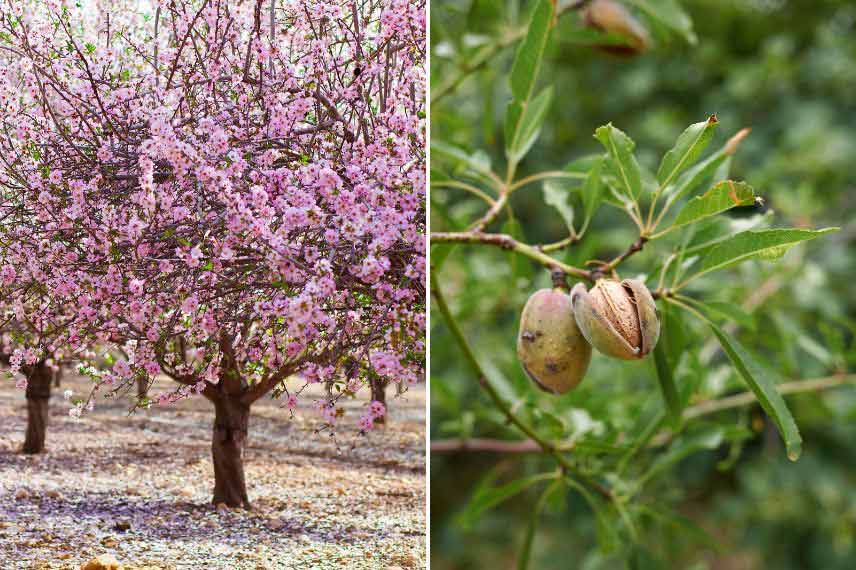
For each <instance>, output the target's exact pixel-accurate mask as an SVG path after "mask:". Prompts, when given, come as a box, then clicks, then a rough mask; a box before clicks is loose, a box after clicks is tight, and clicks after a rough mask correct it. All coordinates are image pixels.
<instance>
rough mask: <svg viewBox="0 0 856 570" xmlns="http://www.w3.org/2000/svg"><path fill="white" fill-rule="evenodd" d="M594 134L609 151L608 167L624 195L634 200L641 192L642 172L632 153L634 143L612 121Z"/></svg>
mask: <svg viewBox="0 0 856 570" xmlns="http://www.w3.org/2000/svg"><path fill="white" fill-rule="evenodd" d="M594 136H595V138H596V139H597V140H599V141H600V143H601V144H602V145H603V146H604V148H606V151H607V152H608V153H609V157H610V161H609V162H610V168H611V170H612V171H613V174H614V175H615V177H616V178H617V179H618V183H619V184H620V185H621V186H622V188H623V189H624V193H625V195H626V196H627V197H629V198H631V199H632V200H636V198H638V197H639V194H640V193H641V192H642V174H641V171H640V169H639V163H638V162H637V161H636V157H635V156H634V155H633V149H634V148H635V146H636V145H635V143H634V142H633V140H631V138H630V137H628V136H627V135H626V134H624V133H623V132H621V131H620V130H619V129H617V128H615V127H614V126H612V123H609V124H607V125H604V126H602V127H599V128H598V129H597V130H596V131H595V135H594Z"/></svg>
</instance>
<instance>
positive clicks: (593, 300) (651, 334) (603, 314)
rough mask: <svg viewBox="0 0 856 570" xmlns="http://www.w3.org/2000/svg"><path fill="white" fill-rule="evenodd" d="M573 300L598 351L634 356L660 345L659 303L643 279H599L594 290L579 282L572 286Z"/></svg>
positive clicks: (585, 332)
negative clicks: (658, 343) (588, 289)
mask: <svg viewBox="0 0 856 570" xmlns="http://www.w3.org/2000/svg"><path fill="white" fill-rule="evenodd" d="M571 302H572V304H573V307H574V316H575V317H576V320H577V324H578V325H579V327H580V331H582V334H583V336H585V338H586V340H588V342H589V343H591V345H592V346H593V347H595V348H596V349H597V350H598V351H600V352H602V353H604V354H606V355H608V356H612V357H615V358H621V359H623V360H635V359H640V358H644V357H645V356H647V355H648V353H650V352H651V351H652V350H653V349H654V347H655V346H656V345H657V339H659V337H660V318H659V316H658V314H657V305H656V304H655V303H654V298H653V297H652V296H651V293H650V291H648V288H647V287H646V286H645V284H644V283H643V282H642V281H639V280H637V279H625V280H624V281H621V282H618V281H616V280H614V279H600V280H598V281H597V282H596V283H595V284H594V287H592V289H591V291H586V288H585V285H583V284H582V283H578V284H577V285H575V286H574V288H573V289H572V290H571Z"/></svg>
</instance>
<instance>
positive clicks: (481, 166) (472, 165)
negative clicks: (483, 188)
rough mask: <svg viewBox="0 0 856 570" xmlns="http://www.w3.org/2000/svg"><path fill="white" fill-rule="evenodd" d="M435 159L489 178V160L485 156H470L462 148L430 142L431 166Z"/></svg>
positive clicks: (476, 154)
mask: <svg viewBox="0 0 856 570" xmlns="http://www.w3.org/2000/svg"><path fill="white" fill-rule="evenodd" d="M436 159H442V160H445V161H446V162H448V163H450V164H451V165H453V166H457V167H463V168H466V169H467V170H469V171H471V172H473V173H475V174H479V175H482V176H489V175H490V174H491V168H490V158H489V157H488V156H487V155H485V154H481V153H474V154H470V153H468V152H467V151H465V150H464V149H462V148H458V147H456V146H454V145H451V144H448V143H444V142H442V141H431V161H432V166H433V164H434V161H435V160H436ZM437 162H439V160H437Z"/></svg>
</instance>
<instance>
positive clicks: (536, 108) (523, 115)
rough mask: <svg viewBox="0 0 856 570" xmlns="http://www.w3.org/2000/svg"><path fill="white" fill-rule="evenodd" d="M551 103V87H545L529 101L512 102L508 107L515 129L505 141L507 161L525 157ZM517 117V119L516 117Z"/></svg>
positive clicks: (517, 160) (516, 160)
mask: <svg viewBox="0 0 856 570" xmlns="http://www.w3.org/2000/svg"><path fill="white" fill-rule="evenodd" d="M552 101H553V87H552V86H550V87H547V88H546V89H544V90H543V91H541V93H539V94H538V96H537V97H535V98H534V99H532V100H531V101H525V102H522V103H518V102H516V101H515V102H514V103H512V104H511V105H509V107H508V113H509V117H510V120H515V119H516V121H515V128H514V129H513V130H512V131H511V132H512V135H511V139H510V140H509V139H506V144H507V146H508V148H507V153H508V159H509V160H510V161H511V162H520V160H521V159H522V158H523V157H524V156H526V153H527V152H529V149H530V148H532V145H533V144H535V140H536V139H537V138H538V133H539V132H540V131H541V125H542V124H543V123H544V119H545V118H546V117H547V111H548V109H549V108H550V103H552ZM518 115H519V117H518Z"/></svg>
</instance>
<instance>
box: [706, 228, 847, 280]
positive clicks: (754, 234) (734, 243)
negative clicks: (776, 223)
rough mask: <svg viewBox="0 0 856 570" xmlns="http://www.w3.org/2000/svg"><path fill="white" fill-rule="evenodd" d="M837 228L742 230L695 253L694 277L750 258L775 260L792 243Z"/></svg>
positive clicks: (833, 230) (836, 229)
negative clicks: (697, 261)
mask: <svg viewBox="0 0 856 570" xmlns="http://www.w3.org/2000/svg"><path fill="white" fill-rule="evenodd" d="M836 231H838V228H824V229H822V230H797V229H774V230H758V231H753V230H749V231H745V232H741V233H739V234H736V235H734V236H732V237H730V238H729V239H727V240H725V241H722V242H719V243H716V244H715V245H713V246H712V247H710V248H709V249H707V248H705V249H702V250H699V251H697V252H696V253H695V254H696V255H699V256H701V258H702V264H701V267H700V268H699V271H698V273H696V274H695V275H693V279H694V278H696V277H699V276H700V275H704V274H706V273H710V272H711V271H716V270H717V269H723V268H725V267H729V266H731V265H734V264H735V263H740V262H741V261H745V260H747V259H750V258H761V259H778V258H780V257H781V256H782V255H784V253H785V252H786V251H787V250H788V249H789V248H790V247H792V246H793V245H795V244H797V243H800V242H802V241H807V240H811V239H814V238H816V237H818V236H822V235H824V234H828V233H830V232H836Z"/></svg>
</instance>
